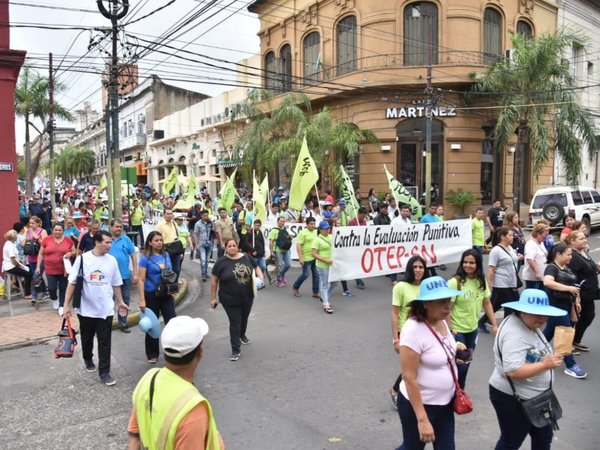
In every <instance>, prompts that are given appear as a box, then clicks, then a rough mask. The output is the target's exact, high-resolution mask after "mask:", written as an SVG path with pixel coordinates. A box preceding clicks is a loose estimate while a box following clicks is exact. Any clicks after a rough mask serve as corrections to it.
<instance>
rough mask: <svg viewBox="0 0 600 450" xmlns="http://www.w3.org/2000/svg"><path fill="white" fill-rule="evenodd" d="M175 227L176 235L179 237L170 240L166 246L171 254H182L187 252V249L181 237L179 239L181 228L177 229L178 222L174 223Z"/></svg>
mask: <svg viewBox="0 0 600 450" xmlns="http://www.w3.org/2000/svg"><path fill="white" fill-rule="evenodd" d="M173 226H174V227H175V235H176V236H177V238H176V239H175V240H174V241H173V242H169V243H168V244H167V245H166V246H165V247H166V250H167V253H168V254H169V256H173V257H176V256H181V255H183V254H184V253H185V249H184V248H183V243H182V242H181V239H179V230H177V224H173Z"/></svg>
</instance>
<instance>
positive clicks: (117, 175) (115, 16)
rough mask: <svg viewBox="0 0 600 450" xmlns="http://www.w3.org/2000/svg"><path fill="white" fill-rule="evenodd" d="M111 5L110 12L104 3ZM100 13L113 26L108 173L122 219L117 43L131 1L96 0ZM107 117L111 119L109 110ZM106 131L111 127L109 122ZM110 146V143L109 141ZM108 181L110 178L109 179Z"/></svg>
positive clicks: (115, 214) (116, 210) (115, 206)
mask: <svg viewBox="0 0 600 450" xmlns="http://www.w3.org/2000/svg"><path fill="white" fill-rule="evenodd" d="M106 1H108V2H109V3H110V5H109V9H110V10H108V9H107V8H106V7H105V6H104V2H106ZM96 4H97V6H98V9H99V10H100V13H101V14H102V15H103V16H104V17H106V18H107V19H110V22H111V26H112V53H111V67H110V78H109V83H108V89H107V94H108V96H107V97H108V101H107V105H108V104H110V130H111V133H110V134H111V139H110V147H108V145H107V151H109V149H110V153H111V156H112V161H111V163H112V164H111V166H110V168H109V167H108V166H107V172H108V171H112V188H113V189H112V199H113V217H114V218H118V219H121V217H122V216H123V208H122V204H121V155H120V151H119V58H118V55H117V43H118V40H119V29H118V23H117V22H118V20H119V19H121V18H123V17H125V15H126V14H127V12H128V11H129V0H96ZM106 117H107V118H108V117H109V114H108V108H107V114H106ZM106 129H107V131H108V129H109V125H108V122H107V125H106ZM107 144H108V141H107ZM107 179H108V177H107Z"/></svg>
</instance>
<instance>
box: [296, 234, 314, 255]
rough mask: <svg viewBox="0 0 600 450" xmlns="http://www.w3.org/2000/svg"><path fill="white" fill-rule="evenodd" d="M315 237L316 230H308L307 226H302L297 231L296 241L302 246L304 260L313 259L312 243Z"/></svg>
mask: <svg viewBox="0 0 600 450" xmlns="http://www.w3.org/2000/svg"><path fill="white" fill-rule="evenodd" d="M316 237H317V230H312V231H310V230H309V229H308V228H304V229H303V230H302V231H301V232H300V233H298V237H297V238H296V242H297V243H298V244H300V247H302V258H304V261H312V260H313V259H315V258H313V256H312V244H313V241H314V240H315V238H316Z"/></svg>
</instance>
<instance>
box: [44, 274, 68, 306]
mask: <svg viewBox="0 0 600 450" xmlns="http://www.w3.org/2000/svg"><path fill="white" fill-rule="evenodd" d="M46 279H47V280H48V293H49V294H50V299H51V300H56V299H58V302H59V305H60V306H65V292H66V291H67V284H68V280H67V277H65V276H64V275H48V274H46ZM57 290H58V296H57V295H56V291H57Z"/></svg>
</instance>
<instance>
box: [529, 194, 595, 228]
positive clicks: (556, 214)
mask: <svg viewBox="0 0 600 450" xmlns="http://www.w3.org/2000/svg"><path fill="white" fill-rule="evenodd" d="M567 215H571V216H573V217H574V218H575V220H580V221H582V222H583V223H585V224H586V225H587V228H588V230H591V229H592V228H594V227H598V226H600V193H598V191H597V190H595V189H592V188H588V187H583V186H579V187H571V186H552V187H548V188H543V189H538V190H537V191H536V193H535V195H534V196H533V199H532V201H531V205H530V206H529V219H530V222H531V224H532V225H535V224H536V223H537V222H538V221H539V220H540V219H542V218H544V219H546V220H548V221H549V222H550V224H551V226H552V227H561V226H563V224H564V218H565V217H566V216H567Z"/></svg>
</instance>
